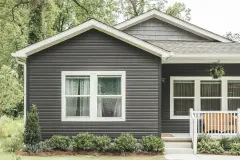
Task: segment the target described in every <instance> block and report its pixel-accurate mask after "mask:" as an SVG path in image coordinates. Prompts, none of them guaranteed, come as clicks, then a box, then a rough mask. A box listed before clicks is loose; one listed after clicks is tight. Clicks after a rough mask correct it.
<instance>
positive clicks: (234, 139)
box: [232, 134, 240, 143]
mask: <svg viewBox="0 0 240 160" xmlns="http://www.w3.org/2000/svg"><path fill="white" fill-rule="evenodd" d="M232 143H240V134H237V135H236V136H233V137H232Z"/></svg>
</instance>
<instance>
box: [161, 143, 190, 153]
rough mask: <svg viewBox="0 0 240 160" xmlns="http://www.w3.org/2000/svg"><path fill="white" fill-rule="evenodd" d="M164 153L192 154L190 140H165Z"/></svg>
mask: <svg viewBox="0 0 240 160" xmlns="http://www.w3.org/2000/svg"><path fill="white" fill-rule="evenodd" d="M165 154H193V149H192V143H191V142H165Z"/></svg>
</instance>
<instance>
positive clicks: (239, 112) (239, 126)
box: [237, 108, 240, 133]
mask: <svg viewBox="0 0 240 160" xmlns="http://www.w3.org/2000/svg"><path fill="white" fill-rule="evenodd" d="M237 133H240V108H238V109H237Z"/></svg>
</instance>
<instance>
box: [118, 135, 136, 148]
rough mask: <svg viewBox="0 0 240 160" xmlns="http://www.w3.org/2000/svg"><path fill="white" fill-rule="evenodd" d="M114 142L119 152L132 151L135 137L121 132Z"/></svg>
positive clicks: (134, 145) (134, 146)
mask: <svg viewBox="0 0 240 160" xmlns="http://www.w3.org/2000/svg"><path fill="white" fill-rule="evenodd" d="M114 142H115V143H116V148H117V150H118V151H120V152H133V151H135V150H136V145H137V139H136V138H134V137H133V136H132V135H131V134H128V133H122V134H121V135H120V136H119V137H118V138H116V139H115V140H114Z"/></svg>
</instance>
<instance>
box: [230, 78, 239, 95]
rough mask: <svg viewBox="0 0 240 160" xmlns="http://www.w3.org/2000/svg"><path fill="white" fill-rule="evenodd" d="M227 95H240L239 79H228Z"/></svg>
mask: <svg viewBox="0 0 240 160" xmlns="http://www.w3.org/2000/svg"><path fill="white" fill-rule="evenodd" d="M228 97H240V81H239V80H234V81H228Z"/></svg>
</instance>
